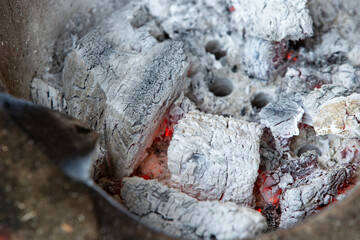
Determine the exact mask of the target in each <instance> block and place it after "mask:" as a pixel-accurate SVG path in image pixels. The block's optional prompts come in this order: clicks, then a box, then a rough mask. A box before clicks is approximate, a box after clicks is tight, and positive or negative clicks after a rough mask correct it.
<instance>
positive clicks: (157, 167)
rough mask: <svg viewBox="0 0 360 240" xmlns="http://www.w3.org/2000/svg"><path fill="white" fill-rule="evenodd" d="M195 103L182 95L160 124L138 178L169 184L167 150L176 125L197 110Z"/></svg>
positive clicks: (139, 165)
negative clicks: (189, 113) (186, 115)
mask: <svg viewBox="0 0 360 240" xmlns="http://www.w3.org/2000/svg"><path fill="white" fill-rule="evenodd" d="M195 109H196V107H195V105H194V103H193V102H192V101H191V100H190V99H188V98H187V97H184V95H183V94H182V95H181V96H180V97H179V98H178V99H177V100H176V101H175V102H174V103H173V104H172V105H171V107H170V110H169V116H168V117H167V118H165V120H164V122H163V123H162V124H160V127H159V129H158V130H157V135H156V136H155V139H154V141H153V144H152V146H151V147H149V148H148V149H147V150H146V152H147V156H146V157H145V159H144V160H142V161H141V162H140V163H139V164H138V167H137V169H136V170H135V172H136V173H137V176H139V175H140V176H143V177H145V178H149V179H158V180H161V181H162V182H167V181H168V179H169V178H170V172H169V169H168V160H167V159H168V157H167V150H168V147H169V143H170V140H171V137H172V136H171V135H172V131H173V128H174V125H175V124H177V123H178V121H179V120H180V119H182V118H183V117H184V115H185V114H186V113H188V112H189V111H192V110H195Z"/></svg>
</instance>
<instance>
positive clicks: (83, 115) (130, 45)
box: [63, 4, 187, 177]
mask: <svg viewBox="0 0 360 240" xmlns="http://www.w3.org/2000/svg"><path fill="white" fill-rule="evenodd" d="M134 5H135V6H133V5H130V6H129V7H126V8H124V10H121V11H116V12H114V13H113V14H112V15H111V16H110V17H109V18H108V19H106V21H105V22H104V23H103V24H102V25H100V26H99V27H97V28H96V29H94V30H93V31H91V32H89V33H88V34H87V35H86V36H84V37H83V38H82V39H80V40H79V41H77V43H76V47H75V50H74V51H73V52H72V53H70V54H69V55H68V56H67V58H66V62H65V66H64V70H63V85H64V92H65V98H66V101H67V104H68V111H69V114H70V115H72V116H73V117H75V118H77V119H81V120H83V121H85V122H87V123H88V124H89V125H90V126H91V127H92V128H93V129H95V130H97V131H99V132H101V133H103V135H104V142H105V144H106V147H107V149H108V152H109V155H110V156H111V158H112V160H113V167H114V169H115V173H116V176H119V177H123V176H128V175H129V174H131V173H132V172H133V169H134V168H135V167H136V165H137V162H138V161H139V160H140V159H142V158H143V157H144V156H143V154H144V152H145V149H146V148H147V147H148V146H149V144H151V140H152V136H153V135H154V132H155V130H156V129H157V126H158V125H159V122H160V121H161V120H162V116H163V115H164V113H165V111H166V110H167V108H168V106H169V105H170V104H171V103H172V102H173V101H174V100H175V99H176V97H178V95H179V92H180V91H181V90H182V88H183V87H184V85H186V78H185V77H184V74H185V73H186V69H187V60H186V59H187V57H186V56H185V54H184V51H183V44H182V43H181V42H174V41H165V42H162V43H157V41H156V39H155V38H153V37H152V36H151V35H150V34H149V33H148V32H147V31H146V30H144V29H142V28H134V27H133V26H132V25H131V23H133V19H134V18H133V17H132V16H134V15H136V13H137V12H136V11H137V9H138V8H137V5H136V4H134Z"/></svg>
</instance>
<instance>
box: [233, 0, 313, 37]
mask: <svg viewBox="0 0 360 240" xmlns="http://www.w3.org/2000/svg"><path fill="white" fill-rule="evenodd" d="M231 3H232V4H233V6H234V9H235V11H234V13H233V15H232V19H233V21H234V22H236V23H238V24H239V25H241V26H242V27H243V28H245V30H246V33H247V34H248V35H250V36H254V37H260V38H262V39H264V40H268V41H281V40H282V39H290V40H299V39H303V38H305V37H310V36H312V34H313V30H312V19H311V17H310V15H309V10H308V9H307V7H306V3H307V0H294V1H284V0H271V1H266V0H255V1H254V0H232V1H231Z"/></svg>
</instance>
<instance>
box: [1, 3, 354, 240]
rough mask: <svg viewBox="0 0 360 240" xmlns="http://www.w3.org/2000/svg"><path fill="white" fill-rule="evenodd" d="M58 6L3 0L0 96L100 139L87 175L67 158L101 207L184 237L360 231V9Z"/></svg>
mask: <svg viewBox="0 0 360 240" xmlns="http://www.w3.org/2000/svg"><path fill="white" fill-rule="evenodd" d="M17 4H19V5H17ZM48 4H49V3H45V2H44V3H43V4H42V5H41V7H39V8H38V9H37V8H36V5H34V6H31V7H30V6H29V5H27V4H26V3H21V4H20V3H14V4H13V3H9V5H6V4H5V3H2V5H3V6H2V5H1V9H3V11H4V16H7V15H9V16H10V17H9V18H7V17H4V18H3V19H1V21H2V23H4V24H3V27H2V28H3V29H2V30H1V31H2V32H3V35H1V36H2V39H0V41H1V43H0V44H1V45H2V46H1V48H0V49H1V52H0V53H1V56H4V57H2V58H1V61H2V62H1V66H0V67H1V72H0V73H1V75H0V80H2V84H1V85H0V91H8V92H9V93H11V94H13V95H15V96H18V97H23V98H27V99H31V100H32V101H33V102H35V103H37V104H40V105H44V106H46V107H48V108H51V109H54V110H56V111H59V112H62V113H65V114H67V115H70V116H72V117H74V118H76V119H79V120H81V121H82V122H84V123H86V124H87V125H89V126H90V128H92V129H93V130H95V131H96V132H97V133H99V136H100V137H99V146H98V148H97V149H96V152H95V153H94V157H95V159H96V161H95V163H94V164H93V165H92V171H91V173H92V175H91V177H90V178H91V179H89V178H88V175H87V174H79V173H78V172H77V171H74V170H73V166H76V168H75V169H82V170H79V171H80V172H85V171H84V169H85V170H86V169H87V168H88V167H89V165H87V164H85V165H84V164H83V163H81V164H80V165H76V164H75V165H74V164H72V165H71V164H70V165H69V164H67V165H66V166H65V167H64V166H63V165H62V164H59V166H60V167H62V169H63V170H64V171H65V173H67V174H69V175H70V176H71V177H73V178H75V179H77V180H79V181H82V182H85V183H87V184H88V185H89V187H90V188H91V189H95V192H97V193H99V194H100V195H101V196H97V197H95V198H98V199H99V198H104V196H105V195H106V194H105V192H103V190H105V191H106V193H107V194H108V196H105V199H107V201H109V202H110V203H111V204H114V206H116V209H117V210H116V211H115V212H123V211H130V212H131V214H135V215H136V216H137V217H138V220H139V221H140V223H142V224H145V225H146V226H148V227H149V228H150V229H154V230H155V231H159V232H163V233H165V234H167V235H169V236H172V237H180V238H188V239H202V238H206V239H240V238H241V239H242V238H252V237H256V238H259V239H275V238H276V239H279V238H282V237H283V238H291V239H301V238H309V237H311V238H320V237H321V238H333V239H338V238H340V236H341V237H346V236H347V237H348V238H349V239H354V238H355V239H356V238H359V237H360V236H359V235H360V232H359V230H358V229H357V227H356V226H358V223H359V221H360V219H359V218H360V216H359V213H360V209H359V206H358V204H357V201H358V200H359V190H358V187H357V186H358V173H359V167H360V166H359V165H360V156H359V148H360V142H359V140H358V138H359V130H358V129H359V126H360V125H359V120H358V117H359V107H358V106H359V103H360V95H359V94H358V92H359V91H358V86H359V81H360V71H359V66H360V63H359V58H360V47H359V45H358V43H357V41H356V40H357V39H358V37H359V35H360V33H359V32H358V31H357V28H356V27H354V26H358V25H359V24H360V21H359V15H358V13H357V11H356V9H358V8H359V7H360V5H359V3H357V1H355V0H354V1H352V0H348V1H346V2H344V3H339V2H338V1H337V0H333V1H330V2H329V1H322V0H317V1H315V0H313V1H305V0H297V1H292V2H291V3H289V2H287V1H282V0H274V1H268V2H267V1H262V0H259V1H247V0H231V1H207V0H203V1H167V0H157V1H135V2H133V1H132V2H130V3H127V2H125V1H118V2H112V1H104V2H102V3H96V2H93V3H90V4H89V3H87V2H86V1H81V0H79V1H76V2H74V3H73V4H74V5H72V3H71V4H70V3H68V2H67V1H64V2H63V3H61V4H59V5H57V6H56V7H54V6H52V5H51V4H49V5H48ZM14 9H15V10H14ZM359 9H360V8H359ZM64 17H66V20H64V19H62V18H64ZM50 18H53V19H54V21H49V19H50ZM9 19H10V20H11V22H12V24H13V25H14V28H10V27H8V26H9V25H8V24H6V23H9ZM57 19H62V21H61V23H59V22H58V21H55V20H57ZM17 28H20V29H24V30H23V31H20V32H19V31H14V29H17ZM39 29H40V30H39ZM20 83H22V84H23V85H24V86H25V87H20V86H21V84H20ZM5 108H6V107H5ZM81 129H82V128H81ZM81 129H79V131H80V133H81ZM84 131H85V130H84ZM86 131H87V130H86ZM69 166H71V167H69ZM89 183H91V184H89ZM93 183H96V185H94V184H93ZM100 188H101V189H100ZM102 189H103V190H102ZM110 196H111V197H112V198H110ZM115 200H116V201H115ZM334 202H337V203H334ZM106 204H109V203H106ZM106 204H105V205H106ZM120 204H122V205H123V206H125V207H126V209H125V208H124V207H121V206H120ZM338 212H339V214H338ZM114 215H116V214H114ZM120 216H122V218H125V219H127V218H128V217H127V216H125V215H120ZM115 219H116V217H115ZM99 221H102V220H99ZM103 221H105V220H103ZM106 221H107V222H108V221H109V220H106ZM110 221H111V220H110ZM114 221H115V220H114ZM129 221H130V220H129ZM129 224H130V223H129ZM130 225H131V224H130ZM131 226H133V225H131ZM315 226H316V227H315ZM66 229H69V227H67V228H65V230H66ZM142 232H143V234H145V235H144V236H146V234H147V233H150V232H151V230H147V229H144V230H142ZM124 234H125V233H124ZM262 234H263V235H262ZM303 234H305V235H306V236H304V235H303ZM104 236H105V235H104ZM104 236H102V235H101V233H99V238H105V237H104ZM126 236H129V235H128V234H127V235H126ZM137 236H139V235H137ZM107 237H109V235H107ZM113 237H115V236H113ZM149 237H151V235H149Z"/></svg>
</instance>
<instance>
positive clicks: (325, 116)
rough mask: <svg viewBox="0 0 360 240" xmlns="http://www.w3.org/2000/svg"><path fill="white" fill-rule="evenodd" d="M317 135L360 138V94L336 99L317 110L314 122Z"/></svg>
mask: <svg viewBox="0 0 360 240" xmlns="http://www.w3.org/2000/svg"><path fill="white" fill-rule="evenodd" d="M314 128H315V131H316V133H317V134H322V135H323V134H336V135H338V136H342V137H350V138H351V137H357V138H359V137H360V94H357V93H354V94H352V95H350V96H347V97H336V98H333V99H331V100H329V101H326V102H325V103H323V104H322V105H320V106H319V108H318V113H317V115H316V118H315V120H314Z"/></svg>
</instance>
